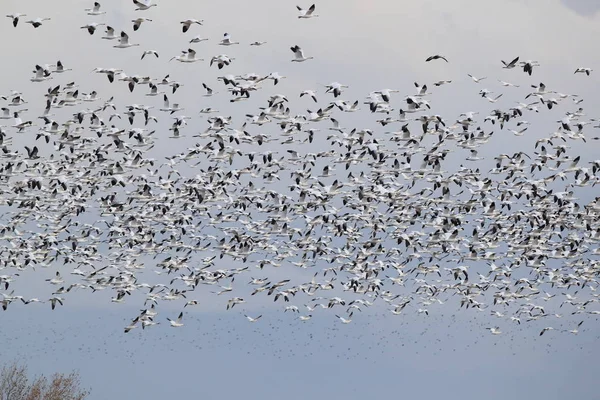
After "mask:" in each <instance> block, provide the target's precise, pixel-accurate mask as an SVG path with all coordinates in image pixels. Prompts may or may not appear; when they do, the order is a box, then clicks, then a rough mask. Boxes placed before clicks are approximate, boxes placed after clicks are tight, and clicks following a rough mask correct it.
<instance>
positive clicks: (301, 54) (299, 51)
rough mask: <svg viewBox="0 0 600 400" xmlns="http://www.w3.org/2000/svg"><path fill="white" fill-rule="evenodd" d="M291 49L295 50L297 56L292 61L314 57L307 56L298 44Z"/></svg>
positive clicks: (301, 60)
mask: <svg viewBox="0 0 600 400" xmlns="http://www.w3.org/2000/svg"><path fill="white" fill-rule="evenodd" d="M290 50H292V51H293V52H294V56H295V58H294V59H293V60H292V61H295V62H303V61H306V60H312V59H313V58H314V57H305V56H304V51H303V50H302V49H301V48H300V46H298V45H295V46H292V47H290Z"/></svg>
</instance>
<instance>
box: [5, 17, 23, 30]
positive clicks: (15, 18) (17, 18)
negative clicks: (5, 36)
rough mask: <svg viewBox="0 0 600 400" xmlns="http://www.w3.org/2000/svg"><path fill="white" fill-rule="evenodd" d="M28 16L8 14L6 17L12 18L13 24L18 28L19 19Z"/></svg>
mask: <svg viewBox="0 0 600 400" xmlns="http://www.w3.org/2000/svg"><path fill="white" fill-rule="evenodd" d="M26 15H27V14H20V13H15V14H8V15H7V16H6V18H10V19H12V24H13V26H14V27H15V28H16V27H17V25H18V24H19V18H21V17H25V16H26Z"/></svg>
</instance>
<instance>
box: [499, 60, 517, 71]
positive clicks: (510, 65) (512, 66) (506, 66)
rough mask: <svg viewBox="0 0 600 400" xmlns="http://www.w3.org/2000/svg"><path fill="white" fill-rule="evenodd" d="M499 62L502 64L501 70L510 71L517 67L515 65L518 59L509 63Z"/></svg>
mask: <svg viewBox="0 0 600 400" xmlns="http://www.w3.org/2000/svg"><path fill="white" fill-rule="evenodd" d="M500 61H502V64H504V66H503V67H502V68H504V69H512V68H514V67H516V66H517V63H518V62H519V57H517V58H515V59H513V60H512V61H511V62H509V63H506V61H504V60H500Z"/></svg>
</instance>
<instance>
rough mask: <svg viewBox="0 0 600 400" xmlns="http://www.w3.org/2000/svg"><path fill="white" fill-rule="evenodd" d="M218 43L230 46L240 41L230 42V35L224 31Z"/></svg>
mask: <svg viewBox="0 0 600 400" xmlns="http://www.w3.org/2000/svg"><path fill="white" fill-rule="evenodd" d="M219 44H220V45H221V46H231V45H234V44H240V42H232V41H231V35H230V34H229V33H227V32H225V34H224V35H223V40H221V41H220V42H219Z"/></svg>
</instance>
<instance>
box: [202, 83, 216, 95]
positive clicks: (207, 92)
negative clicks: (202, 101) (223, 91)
mask: <svg viewBox="0 0 600 400" xmlns="http://www.w3.org/2000/svg"><path fill="white" fill-rule="evenodd" d="M202 87H203V88H204V90H206V94H205V95H204V97H210V96H212V95H213V94H215V93H217V92H215V91H214V90H212V89H211V88H209V87H208V86H206V83H202Z"/></svg>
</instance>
